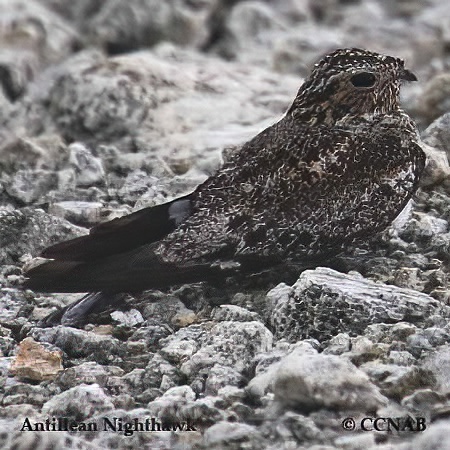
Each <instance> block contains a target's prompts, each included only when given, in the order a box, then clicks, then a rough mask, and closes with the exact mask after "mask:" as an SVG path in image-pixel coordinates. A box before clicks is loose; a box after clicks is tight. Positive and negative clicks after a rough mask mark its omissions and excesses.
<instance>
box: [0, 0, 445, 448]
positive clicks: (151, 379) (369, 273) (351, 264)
mask: <svg viewBox="0 0 450 450" xmlns="http://www.w3.org/2000/svg"><path fill="white" fill-rule="evenodd" d="M447 3H448V2H445V1H442V0H427V1H419V0H414V1H409V2H404V1H400V0H398V1H390V0H367V1H366V0H353V1H348V0H326V1H324V0H317V1H316V0H314V1H312V0H281V1H275V0H264V1H263V0H260V1H239V0H170V1H165V2H161V1H159V0H130V1H128V2H123V1H119V0H106V1H99V0H95V1H92V0H79V1H76V2H68V1H65V0H26V1H25V0H0V38H1V42H2V45H1V48H0V102H1V108H0V169H1V170H0V244H1V245H0V264H1V265H0V298H1V302H0V350H1V353H0V447H1V448H4V449H8V448H79V449H94V448H95V449H109V448H123V449H128V448H129V449H131V448H155V449H169V448H170V449H179V450H181V449H183V450H184V449H242V448H245V449H270V450H275V449H277V450H278V449H286V450H289V449H294V448H296V449H317V450H318V449H322V450H323V449H333V448H342V449H379V450H388V449H389V450H397V449H399V450H406V449H429V448H442V449H444V448H450V419H449V416H450V396H449V393H450V375H449V374H450V325H449V323H448V319H449V315H450V307H449V306H448V305H449V300H450V290H449V285H450V281H449V266H450V256H449V255H450V226H449V222H450V182H449V180H450V177H449V174H450V169H449V162H448V159H449V155H450V120H449V117H450V87H449V86H450V78H449V68H450V57H449V52H448V49H449V44H450V22H449V20H448V17H449V16H450V6H449V5H448V4H447ZM368 24H370V26H368ZM341 46H360V47H366V48H368V49H371V50H375V51H382V52H385V53H388V54H392V55H397V56H400V57H402V58H404V59H406V61H407V66H408V67H409V68H411V69H413V70H414V72H416V73H417V75H418V78H419V80H420V81H419V82H418V83H415V84H410V85H407V86H405V87H404V89H403V93H402V95H403V104H404V107H405V109H407V111H408V112H409V113H410V114H411V115H412V116H413V117H414V118H415V120H416V121H417V123H418V124H419V127H420V129H421V131H422V137H423V140H424V142H426V143H427V145H428V146H429V149H428V150H427V153H428V156H429V165H428V168H427V172H426V176H425V177H424V180H423V185H422V188H421V190H420V191H419V192H418V194H417V195H416V198H415V199H414V202H413V204H412V206H411V208H410V209H409V210H408V211H407V212H406V213H405V214H404V215H402V218H401V219H400V220H398V221H396V224H395V225H394V226H392V227H391V228H390V229H389V230H387V231H386V232H384V233H383V234H382V235H380V236H377V237H374V240H373V241H372V242H370V243H369V244H368V246H367V248H365V249H355V251H354V252H353V253H351V254H348V255H345V256H342V257H340V258H336V259H335V260H333V261H329V262H328V264H327V266H328V267H318V268H311V269H310V270H306V271H304V272H302V273H300V269H296V268H293V270H292V273H274V274H273V275H272V276H271V277H270V278H268V279H265V280H248V283H247V280H246V282H245V283H240V284H238V285H233V284H232V283H231V284H230V285H227V286H226V287H225V288H224V289H222V290H220V291H218V290H214V289H213V288H211V287H209V286H204V285H201V284H200V285H192V286H183V287H180V288H178V289H173V290H172V291H170V292H147V293H144V294H142V295H141V296H137V297H136V298H132V297H126V298H124V301H123V307H121V308H120V309H117V310H112V311H107V312H106V313H105V314H103V315H101V316H91V317H89V318H88V321H87V322H88V323H87V324H85V326H84V327H83V328H82V329H76V328H70V327H65V326H58V327H54V328H50V329H48V328H40V327H39V321H40V320H41V319H43V318H44V317H45V316H46V315H47V314H49V313H50V312H52V311H53V310H55V308H58V307H60V306H62V305H64V304H67V303H70V302H71V301H73V300H74V299H76V298H78V295H73V294H64V295H58V294H46V295H42V294H38V293H33V292H31V291H25V292H24V291H22V290H21V289H20V282H21V277H22V275H21V274H22V270H21V269H22V267H23V265H24V264H33V261H32V256H35V255H37V254H38V253H39V251H40V250H41V249H42V248H44V247H45V246H47V245H49V244H52V243H55V242H58V241H60V240H63V239H68V238H70V237H74V236H79V235H82V234H84V233H86V232H87V227H89V226H92V225H93V224H95V223H98V222H100V221H103V220H107V219H111V218H114V217H117V216H120V215H123V214H127V213H129V212H131V211H133V210H135V209H139V208H142V207H144V206H147V205H155V204H158V203H161V202H164V201H166V200H168V199H170V198H173V197H176V196H178V195H180V194H183V193H187V192H189V191H190V190H191V189H193V188H194V187H195V186H196V185H197V184H198V183H199V182H201V181H203V180H204V179H205V178H206V177H207V176H208V175H209V174H211V173H213V172H214V170H215V169H216V168H217V167H218V166H219V165H220V164H221V162H222V161H223V160H224V159H226V157H227V154H228V153H229V152H231V151H233V149H235V148H236V147H237V146H239V145H240V144H242V143H243V142H244V141H245V140H247V139H248V138H250V137H252V136H253V135H254V134H256V133H257V132H258V131H260V130H261V129H263V128H264V127H266V126H267V125H269V124H271V123H273V122H275V121H276V120H277V119H278V118H279V117H280V116H281V115H282V114H283V112H284V111H285V110H286V108H287V107H288V106H289V104H290V102H291V101H292V99H293V97H294V95H295V93H296V91H297V89H298V87H299V85H300V83H301V81H302V77H304V76H305V75H306V74H307V73H308V71H309V70H310V67H311V65H312V64H313V63H314V61H316V60H317V59H318V58H319V57H320V56H321V55H322V54H323V53H325V52H327V51H329V50H331V49H334V48H336V47H341ZM247 284H248V286H247ZM377 417H378V418H381V420H380V421H378V422H374V419H375V418H377ZM58 418H61V419H64V420H67V423H62V424H61V425H58V426H60V427H62V429H63V431H51V430H52V428H51V425H52V424H53V425H54V426H55V427H56V426H57V425H55V423H56V424H58ZM365 418H368V419H365ZM387 418H390V419H392V420H391V421H390V422H389V421H387ZM47 419H48V421H49V422H48V424H46V423H45V421H46V420H47ZM53 419H54V422H53ZM364 419H365V421H364ZM385 419H386V420H385ZM36 423H40V424H42V425H37V426H42V427H44V429H45V427H47V428H48V429H49V430H50V431H36V432H33V431H29V430H31V429H34V427H35V426H36V425H35V424H36ZM65 427H66V428H67V427H72V428H71V430H72V431H70V432H69V431H68V430H69V428H67V430H66V428H65ZM133 427H134V428H133ZM139 427H143V428H142V429H141V428H139ZM145 427H147V429H148V431H145ZM174 427H175V428H174ZM176 427H178V431H176ZM180 427H181V430H180ZM377 427H378V428H379V430H377ZM388 427H389V430H388ZM364 428H365V429H364ZM55 429H57V428H55ZM21 430H24V431H21ZM139 430H140V431H139ZM164 430H165V431H164Z"/></svg>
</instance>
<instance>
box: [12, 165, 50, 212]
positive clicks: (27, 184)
mask: <svg viewBox="0 0 450 450" xmlns="http://www.w3.org/2000/svg"><path fill="white" fill-rule="evenodd" d="M5 183H6V185H5V189H6V192H7V193H8V194H9V195H10V196H11V197H12V198H14V199H15V200H17V201H18V202H19V203H22V204H26V205H29V204H31V203H34V202H35V201H36V200H38V199H42V198H43V197H45V195H46V194H47V193H48V192H49V191H50V190H51V189H54V188H56V186H57V184H58V178H57V175H56V174H55V173H54V172H51V171H48V170H27V169H24V170H18V171H17V172H16V173H15V174H14V175H12V176H11V177H5Z"/></svg>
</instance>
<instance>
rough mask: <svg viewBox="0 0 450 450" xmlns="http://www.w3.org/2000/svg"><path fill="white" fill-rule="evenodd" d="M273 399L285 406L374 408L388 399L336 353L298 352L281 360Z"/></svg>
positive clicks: (313, 408)
mask: <svg viewBox="0 0 450 450" xmlns="http://www.w3.org/2000/svg"><path fill="white" fill-rule="evenodd" d="M273 390H274V393H275V399H276V400H277V402H278V403H279V404H280V405H281V406H282V407H283V408H287V409H295V410H297V411H305V412H309V411H313V410H317V409H320V408H331V409H338V410H350V411H351V410H358V411H364V412H370V411H376V410H377V409H378V408H379V407H380V406H382V405H384V404H385V403H386V402H387V400H386V398H384V397H383V395H381V393H380V392H379V390H378V389H377V388H376V387H375V385H373V384H372V383H371V382H370V380H369V378H368V377H367V375H366V374H365V373H364V372H363V371H361V370H359V369H358V368H356V367H355V366H354V365H353V364H351V363H350V362H349V361H348V360H346V359H343V358H340V357H338V356H335V355H322V354H316V355H314V354H310V355H305V354H301V355H298V354H297V353H296V352H295V351H294V352H293V353H291V354H290V355H288V356H287V357H286V358H284V359H282V360H281V361H280V363H279V367H278V369H277V371H276V373H275V378H274V381H273Z"/></svg>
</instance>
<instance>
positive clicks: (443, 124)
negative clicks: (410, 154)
mask: <svg viewBox="0 0 450 450" xmlns="http://www.w3.org/2000/svg"><path fill="white" fill-rule="evenodd" d="M421 137H422V140H423V141H424V142H425V143H426V144H428V145H429V146H431V147H434V148H435V149H437V150H440V151H442V152H446V154H447V157H448V158H449V159H450V113H447V114H444V115H442V116H440V117H439V118H438V119H436V120H435V121H434V122H433V123H432V124H431V125H429V126H428V128H427V129H426V130H425V131H424V132H423V133H422V136H421Z"/></svg>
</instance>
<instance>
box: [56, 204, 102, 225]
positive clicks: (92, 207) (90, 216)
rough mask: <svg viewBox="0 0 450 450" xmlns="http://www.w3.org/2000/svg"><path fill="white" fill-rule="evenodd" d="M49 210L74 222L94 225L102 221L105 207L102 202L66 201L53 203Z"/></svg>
mask: <svg viewBox="0 0 450 450" xmlns="http://www.w3.org/2000/svg"><path fill="white" fill-rule="evenodd" d="M48 212H49V213H50V214H52V215H54V216H57V217H61V218H62V219H65V220H68V221H69V222H72V223H76V224H80V225H90V226H92V225H95V224H98V223H99V222H101V219H102V216H103V213H104V208H103V204H102V203H100V202H80V201H66V202H56V203H52V204H51V205H50V206H49V209H48Z"/></svg>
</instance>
